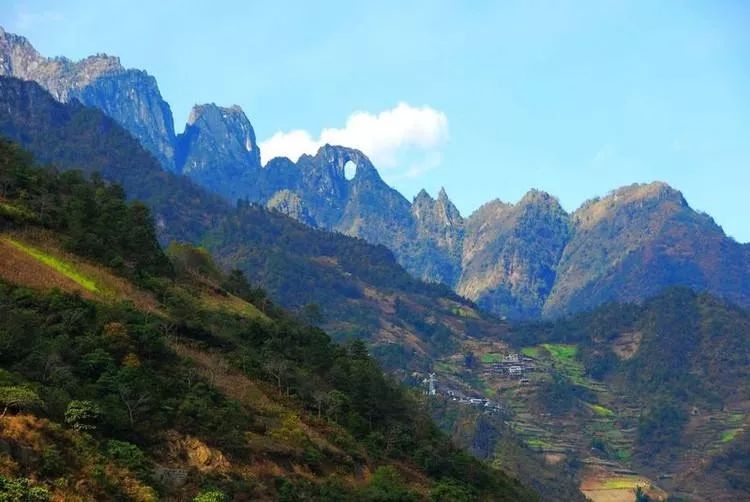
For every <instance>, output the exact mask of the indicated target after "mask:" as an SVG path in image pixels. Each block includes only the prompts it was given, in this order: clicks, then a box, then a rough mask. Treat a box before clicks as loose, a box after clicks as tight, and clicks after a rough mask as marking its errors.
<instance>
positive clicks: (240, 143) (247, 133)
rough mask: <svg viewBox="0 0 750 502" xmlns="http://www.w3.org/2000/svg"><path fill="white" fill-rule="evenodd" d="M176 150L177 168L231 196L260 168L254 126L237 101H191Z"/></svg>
mask: <svg viewBox="0 0 750 502" xmlns="http://www.w3.org/2000/svg"><path fill="white" fill-rule="evenodd" d="M176 152H177V153H176V156H175V166H176V168H177V170H178V171H180V172H182V173H183V174H186V175H188V176H190V177H191V178H193V179H194V180H195V181H197V182H198V183H199V184H201V185H203V186H205V187H206V188H209V189H211V190H213V191H215V192H218V193H221V194H223V195H225V196H227V197H229V198H231V199H236V198H240V197H244V196H245V191H246V190H247V189H248V187H247V186H246V185H248V184H250V183H252V182H253V180H254V179H255V177H256V175H257V172H258V171H259V170H260V168H261V164H260V150H259V149H258V144H257V142H256V139H255V130H254V129H253V126H252V124H250V121H249V120H248V118H247V116H246V115H245V113H244V112H243V111H242V108H240V107H239V106H237V105H234V106H231V107H228V108H225V107H221V106H218V105H216V104H214V103H207V104H201V105H195V106H194V107H193V109H192V110H191V112H190V116H189V118H188V121H187V124H186V126H185V132H183V133H182V134H180V135H179V136H178V138H177V149H176Z"/></svg>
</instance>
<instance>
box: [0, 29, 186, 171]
mask: <svg viewBox="0 0 750 502" xmlns="http://www.w3.org/2000/svg"><path fill="white" fill-rule="evenodd" d="M0 75H3V76H10V77H16V78H20V79H23V80H33V81H35V82H37V83H39V84H40V85H41V86H42V87H44V88H45V89H47V91H49V92H50V94H52V95H53V96H54V97H55V99H57V100H58V101H62V102H67V101H70V100H71V99H77V100H78V101H80V102H81V103H82V104H84V105H86V106H93V107H96V108H99V109H100V110H102V111H103V112H104V113H106V114H107V115H109V116H110V117H112V118H113V119H115V120H116V121H117V122H118V123H119V124H120V125H122V126H123V127H124V128H125V129H126V130H127V131H128V132H130V133H131V134H132V135H133V136H134V137H135V138H137V139H138V140H139V141H140V142H141V144H142V145H143V146H144V147H145V148H146V150H148V151H149V152H150V153H151V154H152V155H154V157H156V159H157V160H159V162H160V163H161V165H162V166H163V167H164V168H165V169H170V170H171V169H173V168H174V141H175V133H174V121H173V119H172V112H171V110H170V108H169V105H168V104H167V102H166V101H164V99H162V97H161V93H160V92H159V87H158V86H157V84H156V79H154V77H152V76H150V75H148V74H147V73H146V72H144V71H140V70H128V69H125V68H123V66H122V65H121V64H120V59H119V58H116V57H111V56H107V55H104V54H100V55H96V56H90V57H88V58H86V59H82V60H81V61H71V60H69V59H67V58H61V57H58V58H45V57H42V56H41V55H40V54H39V53H38V52H37V51H36V50H35V49H34V47H32V45H31V44H30V43H29V42H28V40H26V39H25V38H24V37H20V36H18V35H13V34H10V33H7V32H5V31H4V30H3V29H2V28H0Z"/></svg>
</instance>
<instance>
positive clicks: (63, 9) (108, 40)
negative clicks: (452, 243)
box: [0, 0, 750, 242]
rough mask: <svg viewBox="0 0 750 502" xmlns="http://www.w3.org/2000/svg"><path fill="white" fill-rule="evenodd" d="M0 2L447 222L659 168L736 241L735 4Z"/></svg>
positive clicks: (0, 18)
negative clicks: (327, 143)
mask: <svg viewBox="0 0 750 502" xmlns="http://www.w3.org/2000/svg"><path fill="white" fill-rule="evenodd" d="M1 3H2V7H1V8H0V24H1V25H2V26H3V27H5V28H6V29H7V30H8V31H11V32H16V33H19V34H22V35H25V36H27V37H28V38H29V39H30V40H31V42H32V43H33V44H34V45H35V46H36V47H37V49H39V50H40V52H42V53H43V54H44V55H48V56H51V55H65V56H69V57H71V58H80V57H84V56H86V55H89V54H91V53H96V52H106V53H109V54H115V55H119V56H120V57H121V58H122V62H123V64H125V65H126V66H128V67H136V68H143V69H146V70H147V71H148V72H149V73H151V74H153V75H155V76H156V77H157V79H158V81H159V85H160V88H161V91H162V94H163V95H164V97H165V98H166V99H167V101H169V102H170V104H171V105H172V110H173V112H174V115H175V123H176V127H177V129H178V131H179V130H181V129H182V125H183V124H184V121H185V120H186V118H187V115H188V112H189V110H190V107H191V106H192V105H193V104H194V103H202V102H216V103H217V104H222V105H227V106H228V105H231V104H235V103H236V104H239V105H241V106H242V108H243V109H244V110H245V112H246V113H247V115H248V116H249V118H250V120H251V121H252V123H253V125H254V127H255V130H256V133H257V136H258V138H259V140H260V141H266V143H265V145H266V146H267V149H268V150H269V151H276V150H278V151H283V150H284V149H285V148H287V149H291V150H290V151H296V150H295V149H297V150H298V149H304V148H312V147H314V146H315V145H316V144H317V142H319V141H322V140H326V139H328V138H337V139H344V140H347V141H350V142H354V143H356V145H355V146H360V147H362V148H363V149H370V150H371V151H366V152H365V153H368V154H369V155H370V156H371V157H373V159H377V160H378V161H379V162H378V163H377V167H379V168H380V170H381V173H382V175H383V177H384V178H385V179H386V180H387V181H388V182H389V183H391V184H392V185H393V186H395V187H396V188H398V189H399V190H401V191H402V193H404V195H406V196H407V197H408V198H411V197H412V196H413V195H415V194H416V192H417V191H418V190H419V189H420V188H422V187H424V188H427V190H428V191H430V192H431V193H433V194H436V193H437V191H438V189H439V188H440V187H441V186H445V187H446V189H447V191H448V194H449V195H450V197H451V198H452V199H453V200H454V202H455V203H456V205H457V206H458V207H459V209H460V210H461V212H462V213H463V214H464V215H467V214H469V213H470V212H471V211H472V210H474V209H475V208H476V207H478V206H479V205H480V204H482V203H483V202H486V201H488V200H491V199H493V198H500V199H502V200H505V201H511V202H512V201H516V200H518V199H519V198H520V197H521V196H522V195H523V193H525V192H526V191H527V190H528V189H529V188H532V187H534V188H539V189H543V190H546V191H548V192H550V193H552V194H554V195H556V196H558V197H559V198H560V201H561V202H562V204H563V206H564V207H565V208H566V209H568V210H572V209H575V208H576V207H577V206H578V205H579V204H580V203H582V202H583V201H584V200H585V199H587V198H590V197H593V196H596V195H604V194H606V193H607V192H608V191H609V190H610V189H613V188H615V187H618V186H621V185H625V184H629V183H633V182H647V181H652V180H663V181H666V182H668V183H670V184H672V185H673V186H675V187H676V188H678V189H680V190H682V191H683V193H684V194H685V196H686V198H687V199H688V201H689V202H690V203H691V205H692V206H693V207H695V208H696V209H699V210H703V211H706V212H708V213H709V214H711V215H712V216H714V218H715V219H716V220H717V222H718V223H719V224H720V225H722V226H723V227H724V229H725V230H726V231H727V233H729V234H730V235H732V236H733V237H735V238H736V239H737V240H739V241H741V242H748V241H750V223H749V222H748V215H750V196H749V195H750V193H749V192H750V190H749V188H750V57H748V56H750V29H749V28H748V27H750V3H749V2H745V1H743V0H737V1H724V0H711V1H702V2H698V1H694V0H681V1H669V0H661V1H652V0H644V1H632V2H630V1H591V2H587V1H575V2H573V1H571V2H562V1H560V2H535V1H519V2H513V1H508V2H482V1H473V2H465V1H464V2H459V1H455V2H447V1H446V2H442V1H439V0H433V1H429V2H419V1H417V2H389V1H381V2H343V1H342V2H327V1H318V2H303V1H297V2H284V1H273V2H269V1H267V0H266V1H264V2H249V1H240V0H237V1H228V0H227V1H222V0H214V1H212V2H190V3H191V4H195V5H193V6H190V7H186V6H185V5H184V4H188V3H189V2H177V1H160V2H153V1H151V2H145V1H143V2H139V1H134V0H128V1H117V0H116V1H107V2H100V1H82V0H69V1H66V2H64V4H63V3H62V2H59V1H56V0H39V1H33V0H30V1H13V0H1ZM198 4H200V5H198ZM357 112H359V113H357ZM274 135H275V139H276V141H275V142H273V143H270V142H267V140H269V139H270V138H273V137H274ZM264 157H265V156H264Z"/></svg>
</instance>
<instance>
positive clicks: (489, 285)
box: [0, 31, 750, 319]
mask: <svg viewBox="0 0 750 502" xmlns="http://www.w3.org/2000/svg"><path fill="white" fill-rule="evenodd" d="M0 54H2V56H0V57H2V58H3V65H2V66H0V71H2V72H4V73H5V74H8V73H16V74H19V73H20V75H21V76H23V77H24V78H32V79H34V80H37V81H39V82H40V83H41V84H42V85H43V86H45V87H46V88H48V89H53V90H55V89H58V92H57V95H56V97H57V98H58V99H64V97H65V96H64V95H63V94H61V93H62V92H63V91H65V90H66V89H73V90H74V91H75V92H76V93H78V94H77V95H78V96H79V97H80V99H82V102H83V103H84V104H89V105H92V106H95V107H97V108H99V109H101V110H102V111H104V112H105V113H106V114H108V115H109V116H111V117H113V118H114V119H115V120H117V121H118V122H119V123H120V124H121V125H123V126H124V127H125V128H126V129H127V130H129V131H130V132H131V133H132V134H134V135H135V136H136V138H138V139H139V140H140V141H141V143H142V144H143V145H144V146H145V147H146V149H147V150H149V151H150V152H151V153H152V154H154V155H155V156H156V158H157V159H158V160H159V161H160V163H161V164H162V166H163V167H165V169H168V170H171V171H174V172H178V173H182V174H185V175H187V176H188V177H190V178H191V179H192V180H193V181H195V182H196V183H197V184H199V185H201V186H203V187H205V188H208V189H209V190H211V191H213V192H215V193H217V194H219V195H221V196H222V197H224V198H225V199H226V200H227V201H228V202H229V203H230V204H234V203H236V201H237V200H242V201H245V202H250V203H257V204H261V205H264V206H266V207H269V208H270V209H272V210H273V211H276V212H280V213H283V214H286V215H287V216H291V217H292V218H295V219H297V220H298V221H301V222H302V223H304V224H306V225H308V226H313V227H318V228H322V229H324V230H328V231H334V232H340V233H344V234H346V235H350V236H353V237H358V238H362V239H365V240H367V241H368V242H371V243H374V244H380V245H385V246H386V247H388V248H389V249H390V250H391V251H392V252H393V253H394V254H395V256H396V258H397V259H398V261H399V263H400V264H401V265H402V266H403V267H404V268H405V269H406V270H407V271H409V272H410V273H411V274H412V275H414V276H415V277H417V278H420V279H423V280H425V281H429V282H437V283H443V284H446V285H448V286H449V287H451V288H453V289H454V290H455V291H457V292H458V293H459V294H462V295H464V296H466V297H467V298H468V299H470V300H472V301H474V302H476V303H477V304H478V305H480V306H481V307H482V308H484V309H486V310H489V311H491V312H492V313H494V314H496V315H500V316H506V317H509V318H521V319H524V318H537V317H550V316H560V315H565V314H569V313H573V312H578V311H581V310H586V309H590V308H593V307H596V306H597V305H599V304H601V303H602V302H606V301H611V300H625V301H631V300H638V299H640V300H642V299H645V298H646V297H648V296H650V295H652V294H654V293H655V292H656V291H657V290H658V289H660V288H664V287H667V286H671V285H679V284H682V285H687V286H690V287H694V288H696V289H698V290H705V291H710V292H713V293H715V294H718V295H720V296H722V297H724V298H727V299H730V300H732V301H735V302H738V303H740V304H742V305H744V306H750V291H747V287H746V286H744V284H748V283H750V245H742V244H738V243H736V242H734V241H733V240H732V239H731V238H729V237H727V236H726V235H724V234H723V231H721V228H720V227H718V226H717V225H716V224H715V222H713V220H711V219H710V218H703V217H701V216H699V213H697V212H695V211H693V210H692V209H691V208H690V207H689V205H688V204H687V202H686V201H685V199H684V197H683V196H682V194H681V193H680V192H678V191H676V190H674V189H672V188H671V187H669V186H668V185H666V184H664V183H663V182H655V183H649V184H642V185H631V186H626V187H621V188H619V189H617V190H613V191H612V192H610V193H609V194H607V195H605V196H604V197H598V198H595V199H592V200H591V201H588V202H586V203H584V204H582V205H581V207H579V208H578V209H576V210H574V211H573V212H572V213H567V212H566V211H564V210H563V209H562V207H560V204H559V201H557V200H556V199H555V198H554V197H553V196H550V195H549V194H544V193H543V192H540V191H536V190H530V191H529V192H527V194H525V195H524V196H523V197H522V198H521V199H520V200H519V201H518V202H516V203H515V204H507V203H503V202H499V201H491V202H489V203H487V204H485V205H483V206H481V207H480V208H478V209H477V210H475V211H474V212H472V214H470V215H468V216H466V217H464V216H462V215H461V214H460V212H459V211H458V210H457V208H456V207H455V205H454V204H453V203H452V202H451V201H450V198H449V197H448V195H447V193H446V191H445V189H444V188H442V189H441V190H440V191H439V192H438V194H437V197H436V198H434V199H433V198H432V196H430V195H429V194H428V193H427V192H426V191H420V192H419V193H418V194H417V196H416V197H415V198H414V199H413V201H411V202H410V201H409V200H407V199H406V198H405V197H404V196H403V195H402V194H400V193H399V192H398V191H396V190H395V189H393V188H392V187H390V186H389V185H388V184H387V183H385V182H384V181H383V179H382V178H381V177H380V175H379V174H378V172H377V169H376V168H375V166H374V165H373V164H372V163H371V162H370V160H369V159H368V158H367V156H366V155H365V154H364V153H363V152H360V151H358V150H356V149H352V148H347V147H342V146H332V145H324V146H322V147H321V148H320V149H319V150H318V151H317V152H316V154H315V155H307V154H305V155H302V156H301V157H300V158H299V159H298V161H297V162H292V161H291V160H289V159H287V158H283V157H278V158H275V159H271V160H270V161H268V162H267V163H266V165H265V166H262V165H261V158H260V152H259V149H258V145H257V143H256V141H255V135H254V130H253V127H252V124H251V123H250V121H249V120H248V119H247V116H246V115H245V114H244V112H242V110H241V109H240V108H239V107H236V108H235V107H230V108H222V107H219V106H216V105H213V104H211V105H202V106H198V107H197V108H196V109H194V111H193V113H191V117H190V118H189V119H188V122H187V124H186V127H185V130H184V132H183V133H181V134H179V135H175V134H174V127H173V125H172V122H173V121H172V117H171V112H170V111H169V110H168V105H167V104H166V102H164V101H163V99H162V98H161V95H160V94H159V91H158V86H157V85H156V81H155V80H154V79H153V77H150V76H148V75H147V74H146V73H145V72H139V71H138V70H124V69H122V67H121V65H120V64H119V61H118V60H117V59H116V58H111V57H109V56H101V57H99V56H94V57H93V58H89V59H86V60H83V61H82V62H81V63H76V64H82V65H83V66H86V64H88V65H90V66H92V65H93V66H92V68H94V69H95V70H96V71H94V70H93V69H92V71H91V75H89V76H87V75H88V74H87V73H86V72H85V71H84V72H82V73H81V74H82V75H83V77H81V78H84V77H85V78H84V80H82V82H83V84H85V85H83V84H82V87H81V88H80V89H78V88H77V87H76V85H77V84H76V85H73V84H71V83H70V81H69V80H70V75H73V76H75V75H78V73H76V71H73V70H68V71H67V72H66V71H63V70H61V69H59V68H58V66H60V65H62V66H66V65H67V66H71V65H74V63H72V62H70V61H68V60H63V59H60V60H57V59H55V60H52V59H44V58H42V57H41V56H40V55H39V54H38V53H37V52H36V51H35V50H34V49H33V47H32V46H31V44H30V43H29V42H28V41H27V40H26V39H24V38H23V37H19V36H15V35H10V34H8V33H6V32H4V31H3V32H0ZM18 54H21V55H23V56H24V57H21V56H19V55H18ZM24 58H25V59H24ZM27 60H28V61H27ZM14 61H16V62H18V61H20V62H21V63H19V64H18V65H17V66H19V68H20V70H18V71H16V70H14V68H13V66H14V64H15V63H13V62H14ZM29 61H36V62H37V63H36V64H37V66H39V65H41V66H45V65H46V66H54V67H55V69H54V71H52V70H49V71H42V72H39V71H37V72H34V71H26V69H27V67H28V68H31V67H32V66H34V65H31V64H30V63H29ZM55 61H57V62H55ZM66 61H67V62H66ZM87 61H88V63H85V62H87ZM63 62H66V63H65V64H63ZM94 63H96V64H94ZM97 65H99V66H101V68H99V67H98V66H97ZM123 72H124V73H123ZM79 73H80V72H79ZM143 79H147V80H148V82H144V81H143ZM60 89H62V90H60ZM76 89H77V90H76ZM126 91H127V92H132V93H134V96H136V101H137V102H138V103H141V104H143V106H142V107H141V106H138V107H135V108H134V107H133V106H131V105H128V104H127V99H125V98H124V97H123V92H126ZM71 92H73V91H71ZM136 108H137V109H138V110H140V109H141V108H143V109H144V110H146V112H145V115H144V114H143V113H140V112H139V111H138V110H136ZM350 162H351V163H354V164H355V165H356V170H355V174H354V176H353V177H352V178H351V179H348V178H347V176H346V174H345V173H344V167H345V165H346V164H347V163H350ZM644 229H648V230H647V231H645V230H644ZM705 235H708V236H709V237H710V239H709V241H710V242H709V243H706V242H704V240H705V239H703V237H704V236H705ZM615 243H616V244H615ZM691 249H692V251H691ZM638 260H645V261H646V263H651V264H652V265H653V266H652V267H651V268H650V269H649V270H651V272H649V273H646V272H645V271H644V270H639V267H638V266H637V262H638ZM656 263H658V264H660V265H659V266H660V267H661V268H662V269H663V270H662V273H659V274H655V273H654V271H655V270H656V265H655V264H656ZM647 268H648V267H647ZM664 271H666V272H664ZM690 271H692V272H690ZM651 276H653V277H651Z"/></svg>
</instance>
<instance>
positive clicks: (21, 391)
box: [0, 385, 43, 417]
mask: <svg viewBox="0 0 750 502" xmlns="http://www.w3.org/2000/svg"><path fill="white" fill-rule="evenodd" d="M42 404H43V403H42V400H41V399H40V398H39V395H37V393H36V392H34V391H33V390H31V389H29V388H28V387H22V386H18V385H14V386H9V387H0V406H2V407H3V412H2V413H1V414H0V417H4V416H5V414H6V413H7V412H8V410H9V409H15V410H16V411H23V410H26V409H30V408H36V407H39V406H41V405H42Z"/></svg>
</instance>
